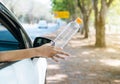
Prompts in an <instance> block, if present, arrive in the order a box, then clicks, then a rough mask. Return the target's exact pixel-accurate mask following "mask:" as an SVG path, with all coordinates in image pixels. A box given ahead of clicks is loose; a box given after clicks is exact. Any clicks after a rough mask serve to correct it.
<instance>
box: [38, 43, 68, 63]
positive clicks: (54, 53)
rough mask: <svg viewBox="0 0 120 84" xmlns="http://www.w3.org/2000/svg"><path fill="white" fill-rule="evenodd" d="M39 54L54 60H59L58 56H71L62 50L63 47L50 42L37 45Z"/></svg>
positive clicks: (62, 57)
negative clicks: (52, 44)
mask: <svg viewBox="0 0 120 84" xmlns="http://www.w3.org/2000/svg"><path fill="white" fill-rule="evenodd" d="M36 49H37V52H38V55H37V56H40V55H41V56H42V57H45V58H52V59H53V60H54V61H56V62H58V60H57V58H61V59H64V58H65V57H66V56H69V54H68V53H66V52H64V51H62V49H61V48H58V47H55V46H51V45H50V44H45V45H43V46H40V47H37V48H36Z"/></svg>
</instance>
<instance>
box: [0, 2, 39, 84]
mask: <svg viewBox="0 0 120 84" xmlns="http://www.w3.org/2000/svg"><path fill="white" fill-rule="evenodd" d="M29 47H32V45H31V42H30V39H29V38H28V36H27V35H26V33H25V31H24V30H23V29H22V27H21V26H20V24H19V23H18V22H17V20H16V19H15V18H14V17H13V16H12V15H11V13H10V12H9V11H8V10H7V9H6V7H4V5H3V4H2V3H1V2H0V52H4V51H10V50H17V49H23V48H29ZM36 72H37V71H36V69H35V67H34V65H33V63H32V61H31V59H24V60H20V61H16V62H4V63H0V84H38V77H37V73H36Z"/></svg>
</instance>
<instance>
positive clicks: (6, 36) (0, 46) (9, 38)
mask: <svg viewBox="0 0 120 84" xmlns="http://www.w3.org/2000/svg"><path fill="white" fill-rule="evenodd" d="M18 48H19V44H18V41H17V39H15V37H14V36H13V35H12V34H11V32H9V31H8V30H7V28H6V27H5V26H4V25H3V24H2V23H0V51H6V50H16V49H18Z"/></svg>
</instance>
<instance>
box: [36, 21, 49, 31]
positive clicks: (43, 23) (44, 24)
mask: <svg viewBox="0 0 120 84" xmlns="http://www.w3.org/2000/svg"><path fill="white" fill-rule="evenodd" d="M38 28H45V29H46V28H48V24H47V21H46V20H40V21H39V23H38Z"/></svg>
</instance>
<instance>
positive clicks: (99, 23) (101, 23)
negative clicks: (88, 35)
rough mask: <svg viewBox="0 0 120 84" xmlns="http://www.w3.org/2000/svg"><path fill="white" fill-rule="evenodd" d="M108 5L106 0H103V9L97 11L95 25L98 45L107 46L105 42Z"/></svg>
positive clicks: (96, 44)
mask: <svg viewBox="0 0 120 84" xmlns="http://www.w3.org/2000/svg"><path fill="white" fill-rule="evenodd" d="M106 11H107V6H106V2H105V1H104V0H101V10H100V11H99V12H98V11H96V16H95V27H96V43H95V46H96V47H106V42H105V16H106Z"/></svg>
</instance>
